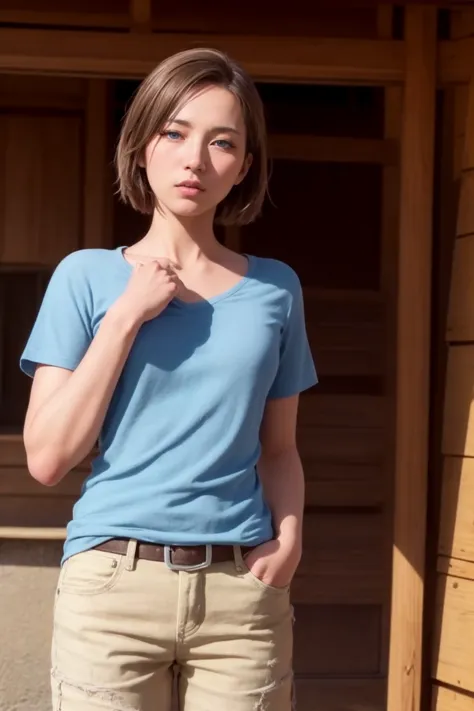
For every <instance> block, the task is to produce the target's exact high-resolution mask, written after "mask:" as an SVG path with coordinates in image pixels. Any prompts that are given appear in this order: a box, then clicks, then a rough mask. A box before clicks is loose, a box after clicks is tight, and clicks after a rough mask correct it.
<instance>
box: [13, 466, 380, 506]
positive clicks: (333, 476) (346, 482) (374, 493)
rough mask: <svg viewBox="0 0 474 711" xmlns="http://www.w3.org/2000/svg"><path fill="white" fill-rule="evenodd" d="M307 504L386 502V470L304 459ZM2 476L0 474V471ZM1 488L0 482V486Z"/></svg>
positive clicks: (345, 504) (372, 503) (378, 503)
mask: <svg viewBox="0 0 474 711" xmlns="http://www.w3.org/2000/svg"><path fill="white" fill-rule="evenodd" d="M303 464H304V468H305V476H306V506H307V507H308V508H309V509H311V508H315V507H350V508H354V507H357V506H359V507H363V508H380V507H381V506H383V505H384V504H385V503H386V501H385V499H386V494H385V491H386V471H385V469H384V468H383V467H382V466H378V465H368V464H352V463H351V464H331V463H327V462H324V463H322V464H319V463H317V462H311V461H309V462H308V461H305V462H303ZM0 477H1V474H0ZM0 489H1V485H0Z"/></svg>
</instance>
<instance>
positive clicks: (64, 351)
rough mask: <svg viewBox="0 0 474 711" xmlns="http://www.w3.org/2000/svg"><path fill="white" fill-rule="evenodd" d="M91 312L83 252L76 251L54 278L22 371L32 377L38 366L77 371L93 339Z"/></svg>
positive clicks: (34, 330)
mask: <svg viewBox="0 0 474 711" xmlns="http://www.w3.org/2000/svg"><path fill="white" fill-rule="evenodd" d="M91 311H92V298H91V294H90V289H89V286H88V283H87V279H86V276H85V269H84V264H83V259H82V258H81V252H73V253H72V254H70V255H68V256H67V257H65V258H64V259H63V260H62V261H61V262H60V263H59V264H58V266H57V267H56V269H55V270H54V272H53V274H52V276H51V279H50V281H49V283H48V286H47V289H46V292H45V295H44V297H43V301H42V303H41V306H40V309H39V312H38V314H37V317H36V320H35V322H34V324H33V328H32V330H31V332H30V335H29V338H28V340H27V342H26V345H25V347H24V350H23V353H22V354H21V357H20V368H21V370H22V371H23V372H24V373H26V374H27V375H29V376H30V377H33V375H34V373H35V370H36V366H37V365H38V364H43V365H52V366H56V367H59V368H66V369H68V370H75V368H77V366H78V365H79V363H80V362H81V360H82V358H83V356H84V354H85V353H86V351H87V349H88V347H89V345H90V342H91V340H92V327H91Z"/></svg>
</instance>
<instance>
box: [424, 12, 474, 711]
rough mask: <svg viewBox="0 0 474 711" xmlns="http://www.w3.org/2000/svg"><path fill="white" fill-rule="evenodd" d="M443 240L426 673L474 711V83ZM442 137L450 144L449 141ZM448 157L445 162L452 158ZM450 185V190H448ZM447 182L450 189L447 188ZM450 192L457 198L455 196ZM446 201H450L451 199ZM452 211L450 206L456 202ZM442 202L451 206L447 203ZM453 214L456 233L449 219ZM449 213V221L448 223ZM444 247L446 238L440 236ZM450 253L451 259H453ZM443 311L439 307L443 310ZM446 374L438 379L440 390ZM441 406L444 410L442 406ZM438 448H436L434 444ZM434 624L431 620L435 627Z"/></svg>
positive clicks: (455, 702)
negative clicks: (442, 344)
mask: <svg viewBox="0 0 474 711" xmlns="http://www.w3.org/2000/svg"><path fill="white" fill-rule="evenodd" d="M452 29H453V32H454V36H457V37H461V36H463V35H466V34H470V33H472V32H473V31H474V17H473V15H472V13H463V14H462V15H461V14H460V16H459V17H457V18H456V21H455V22H454V23H453V28H452ZM447 102H449V103H447V107H446V116H447V126H446V131H445V145H446V153H447V154H448V155H447V159H446V162H445V163H444V167H443V171H444V176H445V177H444V180H443V179H442V180H443V183H444V184H445V186H446V191H445V213H446V212H447V213H448V214H447V216H446V215H445V219H444V221H443V225H442V228H443V229H444V230H447V229H449V228H450V227H451V229H452V230H453V231H455V240H454V244H453V242H452V240H450V239H449V236H448V235H446V234H445V235H444V243H445V247H444V253H442V255H441V260H442V261H443V262H444V265H445V269H446V273H447V274H448V285H449V286H450V288H449V297H448V315H447V328H446V330H445V341H446V351H445V353H446V355H445V356H444V354H442V356H441V358H442V361H443V360H445V361H446V363H445V364H444V363H443V366H444V365H445V378H444V383H445V391H444V398H443V399H442V400H441V401H440V402H439V404H438V407H439V408H440V412H443V421H442V427H441V449H442V467H441V482H440V495H439V506H438V509H437V511H438V513H439V526H438V531H439V532H438V537H437V579H436V598H435V601H434V602H435V609H434V614H433V618H434V628H433V641H432V659H431V673H432V677H433V680H434V683H433V698H432V711H472V710H473V709H474V665H473V649H474V625H473V623H472V620H473V619H474V528H473V523H472V522H473V507H474V419H473V408H472V399H473V392H474V316H473V314H474V310H473V303H474V291H473V284H474V210H473V205H474V83H471V85H470V86H469V87H464V86H463V87H457V88H455V89H453V90H452V91H451V92H450V93H449V95H448V96H447ZM446 132H447V137H446ZM449 154H450V155H449ZM453 181H454V182H453ZM449 182H451V186H449ZM453 186H454V190H453ZM450 194H451V198H450ZM453 195H454V196H455V197H456V204H454V205H453V197H452V196H453ZM446 200H447V201H448V202H447V203H446ZM453 207H454V210H455V211H457V219H455V223H456V224H455V225H453V224H452V222H453V220H452V216H451V215H452V212H453ZM450 213H451V215H450ZM441 238H442V239H443V236H441ZM451 249H452V251H451ZM441 306H442V304H441ZM443 374H444V373H443V370H441V372H439V382H442V376H443ZM443 400H444V402H443ZM438 446H439V440H438ZM432 623H433V620H432Z"/></svg>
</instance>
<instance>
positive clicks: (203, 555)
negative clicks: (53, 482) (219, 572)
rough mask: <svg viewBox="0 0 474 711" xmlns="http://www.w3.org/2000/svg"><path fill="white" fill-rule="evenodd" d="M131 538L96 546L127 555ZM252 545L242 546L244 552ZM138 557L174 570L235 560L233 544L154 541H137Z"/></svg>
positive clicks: (118, 539)
mask: <svg viewBox="0 0 474 711" xmlns="http://www.w3.org/2000/svg"><path fill="white" fill-rule="evenodd" d="M128 545H129V540H128V539H121V538H113V539H111V540H109V541H105V543H100V544H99V545H97V546H95V549H96V550H99V551H106V552H108V553H116V554H118V555H126V554H127V550H128ZM249 550H251V547H243V546H242V554H243V555H245V553H246V552H248V551H249ZM135 557H136V558H143V559H145V560H153V561H156V562H158V563H166V564H167V566H168V567H169V568H171V569H172V570H199V569H200V568H207V567H208V566H209V565H210V564H211V563H225V562H226V561H229V560H234V548H233V546H225V545H222V546H219V545H213V546H211V545H209V546H205V545H202V546H163V545H156V544H154V543H145V542H143V541H137V548H136V554H135Z"/></svg>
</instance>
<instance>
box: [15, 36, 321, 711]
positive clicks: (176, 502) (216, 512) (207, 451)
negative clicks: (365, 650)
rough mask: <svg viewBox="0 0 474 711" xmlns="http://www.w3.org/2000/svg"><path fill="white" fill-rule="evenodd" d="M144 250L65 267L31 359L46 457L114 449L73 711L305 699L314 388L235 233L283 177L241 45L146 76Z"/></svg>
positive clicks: (261, 265)
mask: <svg viewBox="0 0 474 711" xmlns="http://www.w3.org/2000/svg"><path fill="white" fill-rule="evenodd" d="M116 163H117V172H118V181H119V188H120V193H121V196H122V198H123V199H124V200H125V201H128V202H129V203H130V204H131V205H132V206H133V207H134V208H135V209H137V210H140V211H141V212H144V213H149V214H151V215H152V221H151V226H150V229H149V230H148V232H147V234H146V235H145V236H144V237H143V238H142V239H141V240H140V241H139V242H137V243H136V244H135V245H133V247H132V248H124V247H120V248H119V249H116V250H114V249H111V250H108V249H84V250H79V251H76V252H74V253H73V254H70V255H68V256H67V257H66V258H65V259H63V260H62V262H61V263H60V264H59V266H58V267H57V268H56V270H55V272H54V274H53V276H52V279H51V281H50V283H49V286H48V289H47V292H46V294H45V297H44V300H43V303H42V305H41V309H40V312H39V314H38V317H37V320H36V322H35V324H34V327H33V329H32V332H31V334H30V338H29V340H28V343H27V344H26V347H25V350H24V353H23V354H22V357H21V367H22V369H23V370H24V371H25V372H26V373H27V374H29V375H30V376H32V377H33V385H32V390H31V397H30V402H29V406H28V412H27V415H26V420H25V427H24V440H25V447H26V451H27V457H28V466H29V470H30V472H31V474H32V476H33V477H34V478H35V479H37V480H38V481H40V482H41V483H43V484H45V485H47V486H53V485H55V484H57V483H58V482H59V481H60V480H61V479H62V478H63V477H64V476H65V475H66V474H67V473H68V472H69V471H70V470H71V469H73V468H74V467H75V466H76V465H77V464H79V463H80V462H81V461H82V460H83V459H84V457H86V456H87V455H88V453H89V452H90V451H91V449H92V448H93V446H94V444H95V443H96V441H97V440H99V449H100V453H99V454H98V456H97V457H96V458H95V460H94V462H93V467H92V472H91V474H90V476H89V477H88V478H87V480H86V482H85V484H84V486H83V490H82V493H81V496H80V498H79V501H78V502H77V504H76V506H75V508H74V514H73V520H72V521H71V522H70V523H69V525H68V530H67V540H66V543H65V547H64V556H63V561H62V567H61V572H60V577H59V583H58V587H57V595H56V601H55V612H54V632H53V652H52V660H53V661H52V687H53V702H54V709H61V711H89V710H90V711H95V710H97V711H98V710H99V709H108V710H109V711H111V710H112V709H114V710H120V711H125V710H126V711H131V710H132V709H133V711H152V710H153V711H165V710H167V709H168V708H169V705H170V695H171V687H172V669H173V667H175V666H176V665H177V668H178V670H179V679H180V681H179V690H180V699H181V704H182V707H183V708H186V709H187V710H189V711H209V710H210V709H212V708H218V709H223V710H225V711H255V710H257V711H259V710H260V711H263V710H264V709H265V711H288V709H289V708H290V706H291V691H292V608H291V604H290V598H289V588H290V583H291V580H292V578H293V576H294V573H295V570H296V568H297V566H298V563H299V560H300V556H301V537H302V518H303V498H304V496H303V491H304V484H303V472H302V467H301V461H300V458H299V455H298V451H297V447H296V444H295V428H296V417H297V407H298V395H299V393H300V392H301V391H302V390H304V389H306V388H309V387H311V386H312V385H314V384H315V383H316V380H317V378H316V374H315V369H314V365H313V361H312V358H311V353H310V349H309V346H308V342H307V337H306V332H305V324H304V313H303V301H302V293H301V286H300V283H299V280H298V277H297V276H296V274H295V273H294V271H293V270H292V269H291V268H290V267H288V266H287V265H285V264H283V263H282V262H279V261H276V260H272V259H263V258H256V257H254V256H251V255H241V254H237V253H235V252H233V251H231V250H229V249H227V248H226V247H224V246H223V245H221V244H220V243H219V242H218V241H217V239H216V237H215V235H214V231H213V225H214V224H215V222H221V223H223V224H234V225H239V224H240V225H241V224H245V223H248V222H250V221H251V220H253V219H254V218H255V217H256V216H257V215H258V214H259V212H260V209H261V205H262V202H263V199H264V195H265V191H266V185H267V173H266V154H265V125H264V117H263V109H262V105H261V102H260V99H259V96H258V93H257V91H256V88H255V86H254V85H253V83H252V81H251V80H250V78H249V77H248V76H247V75H246V74H245V72H244V71H243V70H242V68H240V67H239V66H238V65H237V64H236V63H235V62H233V61H232V60H230V59H229V58H228V57H227V56H225V55H223V54H221V53H220V52H217V51H215V50H211V49H193V50H190V51H185V52H182V53H179V54H177V55H175V56H173V57H171V58H169V59H167V60H166V61H165V62H163V63H162V64H161V65H160V66H158V67H157V69H156V70H155V71H154V72H152V74H151V75H150V76H149V77H148V78H146V79H145V81H144V82H143V83H142V84H141V86H140V88H139V90H138V92H137V94H136V95H135V97H134V100H133V102H132V104H131V106H130V108H129V111H128V114H127V116H126V119H125V121H124V124H123V127H122V133H121V137H120V141H119V145H118V149H117V160H116Z"/></svg>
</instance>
